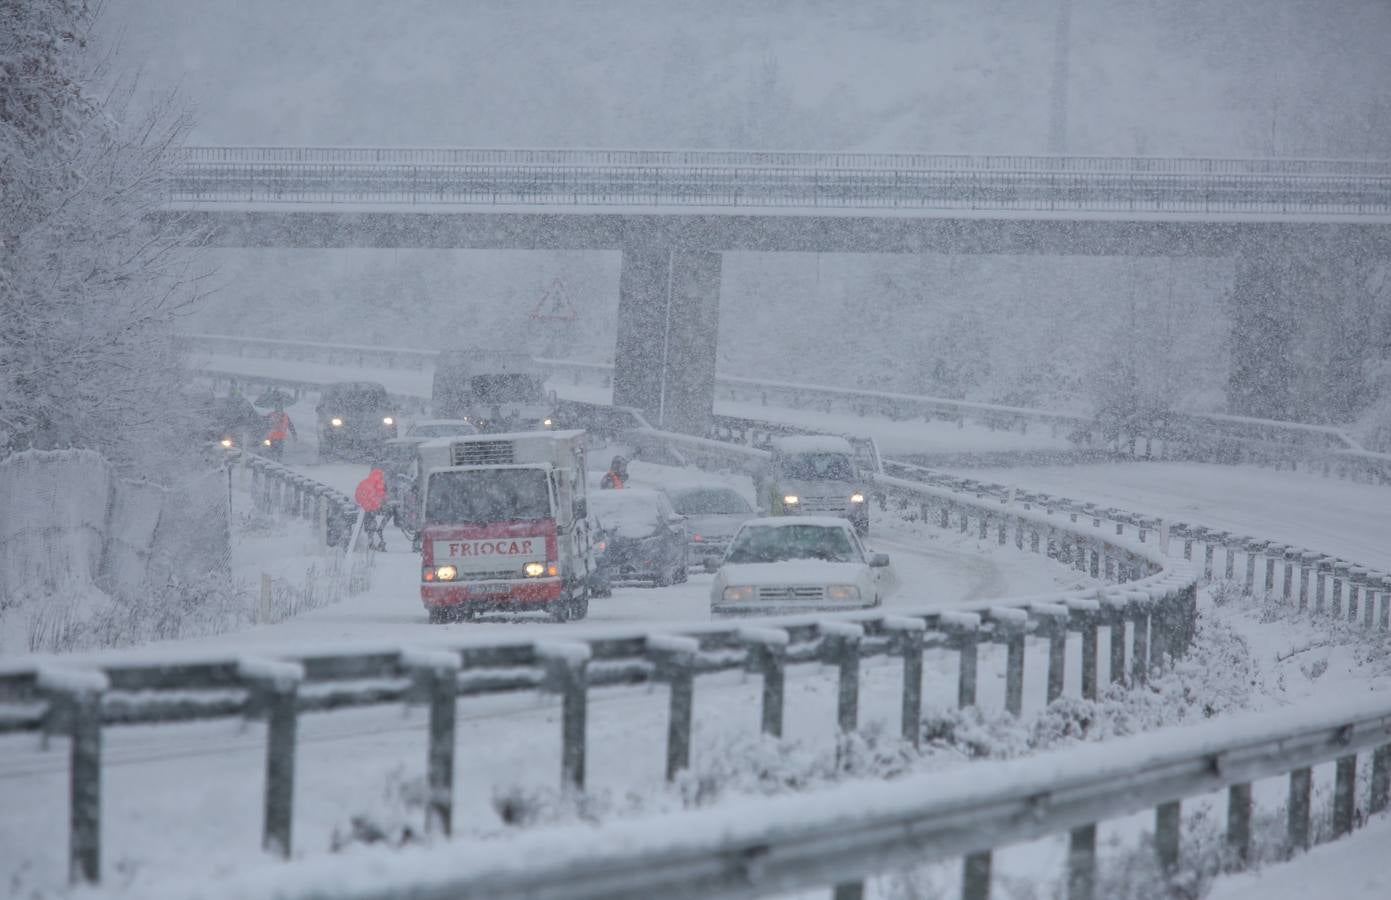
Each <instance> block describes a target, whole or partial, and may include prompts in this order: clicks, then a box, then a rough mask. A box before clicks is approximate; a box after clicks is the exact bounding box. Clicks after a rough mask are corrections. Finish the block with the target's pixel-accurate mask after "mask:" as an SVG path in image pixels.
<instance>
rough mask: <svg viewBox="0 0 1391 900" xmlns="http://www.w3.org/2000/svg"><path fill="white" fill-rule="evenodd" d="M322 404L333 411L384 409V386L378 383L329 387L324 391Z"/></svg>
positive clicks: (385, 401) (385, 403)
mask: <svg viewBox="0 0 1391 900" xmlns="http://www.w3.org/2000/svg"><path fill="white" fill-rule="evenodd" d="M323 405H324V407H325V408H327V409H330V410H331V411H334V412H364V411H365V412H372V411H373V410H379V409H385V408H386V405H387V400H386V388H384V387H381V386H380V385H363V386H360V387H351V388H337V389H334V388H330V389H329V390H328V391H326V392H325V393H324V399H323Z"/></svg>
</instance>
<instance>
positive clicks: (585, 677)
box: [536, 642, 590, 791]
mask: <svg viewBox="0 0 1391 900" xmlns="http://www.w3.org/2000/svg"><path fill="white" fill-rule="evenodd" d="M536 655H537V656H538V657H539V658H540V659H541V660H542V662H543V663H544V664H545V666H546V682H547V687H549V688H550V689H551V690H553V691H555V692H556V693H558V694H560V697H561V709H560V786H561V790H564V791H583V790H584V769H585V760H584V757H585V736H586V731H587V728H586V724H587V722H586V720H587V695H588V690H589V655H590V654H589V646H588V645H587V644H579V643H561V642H546V643H538V644H537V645H536Z"/></svg>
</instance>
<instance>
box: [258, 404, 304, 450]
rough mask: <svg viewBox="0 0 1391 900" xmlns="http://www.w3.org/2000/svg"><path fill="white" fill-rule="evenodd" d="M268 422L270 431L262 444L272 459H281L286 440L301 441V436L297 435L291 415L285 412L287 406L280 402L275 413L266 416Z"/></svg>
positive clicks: (276, 405) (268, 430)
mask: <svg viewBox="0 0 1391 900" xmlns="http://www.w3.org/2000/svg"><path fill="white" fill-rule="evenodd" d="M266 422H267V423H268V429H267V431H266V437H265V439H264V440H263V441H262V442H261V443H262V445H264V446H265V447H266V448H267V451H268V455H269V456H270V457H271V458H272V459H279V458H280V455H281V451H282V449H283V447H284V445H285V439H286V438H290V437H292V438H294V439H295V440H299V436H298V435H297V434H295V423H294V422H292V421H290V414H289V413H287V412H285V404H284V402H283V401H280V400H277V401H276V402H275V409H274V411H272V412H270V413H268V414H267V415H266Z"/></svg>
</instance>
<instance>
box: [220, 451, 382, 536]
mask: <svg viewBox="0 0 1391 900" xmlns="http://www.w3.org/2000/svg"><path fill="white" fill-rule="evenodd" d="M223 453H224V454H225V462H226V464H227V465H228V467H229V470H230V471H231V472H235V473H237V475H238V477H239V478H240V480H241V483H242V484H241V486H242V487H243V488H245V489H246V490H248V491H249V492H250V493H251V497H252V501H253V503H254V504H255V506H256V509H257V510H259V511H260V512H267V513H269V512H277V513H282V514H284V515H289V516H294V517H295V518H302V519H305V520H308V521H311V522H315V523H317V530H318V533H319V540H320V542H321V543H322V544H323V545H324V546H334V545H337V544H342V545H343V546H346V545H347V540H348V535H349V532H350V529H351V523H352V520H353V519H354V518H355V517H356V515H357V504H356V503H355V502H354V501H353V499H352V498H351V497H349V496H348V495H347V494H344V493H342V492H341V491H337V490H335V489H333V488H331V487H329V486H328V485H326V484H324V483H322V482H319V481H315V480H314V479H312V478H310V477H308V476H306V475H303V474H301V473H299V472H296V471H295V470H294V469H291V468H290V467H289V466H284V465H281V464H280V463H278V462H276V461H274V460H272V459H267V458H266V457H264V456H258V455H257V454H255V453H250V452H247V451H245V450H239V449H231V450H225V451H223ZM248 479H249V482H250V483H249V484H248V483H247V482H248Z"/></svg>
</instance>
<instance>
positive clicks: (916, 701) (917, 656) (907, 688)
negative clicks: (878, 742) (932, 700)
mask: <svg viewBox="0 0 1391 900" xmlns="http://www.w3.org/2000/svg"><path fill="white" fill-rule="evenodd" d="M884 628H885V630H887V631H889V632H891V633H892V634H894V636H895V638H896V641H895V642H896V643H897V645H898V651H899V652H900V653H902V654H903V709H902V717H901V720H902V726H901V728H902V734H903V739H904V740H905V741H908V742H909V743H911V744H912V745H913V747H914V748H915V749H916V748H918V747H920V746H921V745H922V711H923V633H924V632H925V631H926V630H927V623H926V622H924V621H923V620H922V619H908V618H901V617H886V618H885V619H884Z"/></svg>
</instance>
